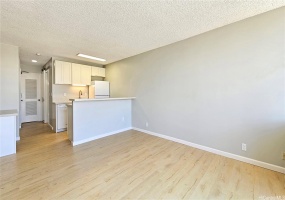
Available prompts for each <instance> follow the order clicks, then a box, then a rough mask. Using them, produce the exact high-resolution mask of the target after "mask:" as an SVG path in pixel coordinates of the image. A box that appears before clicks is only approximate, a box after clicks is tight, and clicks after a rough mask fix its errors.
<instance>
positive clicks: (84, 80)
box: [81, 65, 91, 85]
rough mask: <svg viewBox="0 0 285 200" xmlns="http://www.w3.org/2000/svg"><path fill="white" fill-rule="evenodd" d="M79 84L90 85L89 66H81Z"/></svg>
mask: <svg viewBox="0 0 285 200" xmlns="http://www.w3.org/2000/svg"><path fill="white" fill-rule="evenodd" d="M81 84H84V85H91V66H87V65H81Z"/></svg>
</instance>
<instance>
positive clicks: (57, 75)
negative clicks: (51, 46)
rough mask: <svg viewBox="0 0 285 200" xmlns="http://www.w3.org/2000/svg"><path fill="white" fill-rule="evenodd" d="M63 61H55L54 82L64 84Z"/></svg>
mask: <svg viewBox="0 0 285 200" xmlns="http://www.w3.org/2000/svg"><path fill="white" fill-rule="evenodd" d="M62 63H63V62H62V61H58V60H56V61H55V62H54V69H55V70H54V77H55V78H54V83H55V84H62Z"/></svg>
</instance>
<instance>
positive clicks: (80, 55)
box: [77, 53, 106, 62]
mask: <svg viewBox="0 0 285 200" xmlns="http://www.w3.org/2000/svg"><path fill="white" fill-rule="evenodd" d="M77 56H79V57H83V58H89V59H92V60H99V61H103V62H104V61H106V60H105V59H103V58H97V57H94V56H88V55H85V54H82V53H79V54H77Z"/></svg>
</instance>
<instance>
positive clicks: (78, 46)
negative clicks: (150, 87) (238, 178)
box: [0, 0, 285, 66]
mask: <svg viewBox="0 0 285 200" xmlns="http://www.w3.org/2000/svg"><path fill="white" fill-rule="evenodd" d="M0 4H1V42H2V43H7V44H12V45H16V46H19V47H20V60H21V65H28V66H43V65H44V64H45V63H46V62H47V61H48V60H49V59H50V57H52V56H59V57H65V58H71V59H78V60H84V61H90V60H88V59H83V58H82V59H80V58H79V57H77V56H76V54H77V53H79V52H80V53H84V54H88V55H92V56H96V57H100V58H105V59H106V60H107V61H106V62H97V61H96V62H94V63H99V64H108V63H111V62H114V61H117V60H121V59H124V58H127V57H130V56H133V55H137V54H140V53H142V52H146V51H149V50H151V49H155V48H158V47H161V46H165V45H167V44H171V43H174V42H177V41H180V40H183V39H186V38H189V37H192V36H195V35H198V34H201V33H204V32H206V31H209V30H212V29H215V28H218V27H221V26H224V25H227V24H230V23H233V22H236V21H239V20H242V19H245V18H248V17H251V16H254V15H257V14H260V13H263V12H266V11H269V10H272V9H275V8H278V7H281V6H284V5H285V0H254V1H253V0H242V1H240V0H215V1H200V0H189V1H181V0H180V1H178V0H177V1H162V0H154V1H149V0H144V1H124V0H119V1H115V0H110V1H83V0H81V1H79V0H78V1H59V0H58V1H47V0H45V1H39V0H38V1H20V0H18V1H17V0H15V1H11V0H1V1H0ZM37 52H40V53H41V54H42V56H36V55H35V54H36V53H37ZM32 59H37V60H38V61H39V62H38V63H36V64H35V63H31V60H32Z"/></svg>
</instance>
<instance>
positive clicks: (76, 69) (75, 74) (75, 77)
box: [71, 63, 82, 85]
mask: <svg viewBox="0 0 285 200" xmlns="http://www.w3.org/2000/svg"><path fill="white" fill-rule="evenodd" d="M80 72H81V67H80V65H79V64H76V63H72V73H71V74H72V84H74V85H81V84H82V83H81V75H80V74H81V73H80Z"/></svg>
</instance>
